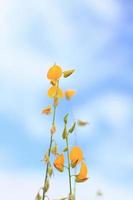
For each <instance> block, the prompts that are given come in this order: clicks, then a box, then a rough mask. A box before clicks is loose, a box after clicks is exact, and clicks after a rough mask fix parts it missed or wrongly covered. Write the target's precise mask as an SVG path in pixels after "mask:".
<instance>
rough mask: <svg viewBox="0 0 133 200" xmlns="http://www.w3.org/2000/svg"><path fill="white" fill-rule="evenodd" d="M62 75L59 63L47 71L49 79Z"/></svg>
mask: <svg viewBox="0 0 133 200" xmlns="http://www.w3.org/2000/svg"><path fill="white" fill-rule="evenodd" d="M61 76H62V69H61V67H60V66H59V65H53V66H52V67H51V68H50V69H49V70H48V73H47V78H48V79H49V80H58V79H59V78H60V77H61Z"/></svg>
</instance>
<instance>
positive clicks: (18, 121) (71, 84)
mask: <svg viewBox="0 0 133 200" xmlns="http://www.w3.org/2000/svg"><path fill="white" fill-rule="evenodd" d="M132 51H133V3H132V2H131V1H126V2H124V1H117V0H108V1H107V0H103V1H102V2H100V1H98V0H83V1H72V2H70V1H59V0H57V1H52V0H49V1H48V0H45V1H41V0H40V1H31V0H29V1H28V2H27V1H25V0H23V1H21V0H17V1H16V0H0V71H1V73H0V82H1V84H0V85H1V86H0V87H1V98H0V163H1V164H0V177H1V178H0V187H1V188H3V189H2V190H1V191H0V197H1V198H3V196H4V193H5V191H6V187H7V185H8V188H11V189H9V194H8V195H9V196H7V197H6V200H16V199H17V198H18V197H17V195H16V194H17V192H18V193H19V191H20V188H19V187H18V185H23V184H24V182H26V184H27V185H26V186H25V193H24V194H23V195H25V196H22V199H33V196H34V194H35V192H36V190H38V188H39V187H40V184H42V174H43V166H42V163H41V162H40V160H41V158H42V156H43V153H44V151H45V149H46V148H47V145H48V130H49V126H50V120H49V118H47V117H44V116H41V115H40V111H41V109H42V108H43V107H44V106H46V105H48V104H49V103H51V101H50V100H49V99H48V98H47V96H46V93H47V88H48V86H49V84H48V81H47V80H46V72H47V70H48V68H49V66H51V65H52V64H53V63H54V62H56V63H58V64H59V65H61V66H62V68H63V69H64V70H65V69H69V68H70V69H71V68H75V69H76V73H75V74H74V75H73V77H71V79H70V80H64V81H63V80H62V82H61V85H62V88H63V89H67V88H74V89H75V90H76V91H77V95H76V96H75V97H74V98H73V100H72V101H71V102H66V101H64V100H63V102H62V103H61V105H60V106H59V109H58V115H59V116H58V117H57V123H58V124H60V126H59V127H58V130H59V131H58V134H57V135H56V139H57V141H59V143H60V131H61V130H62V122H61V123H60V120H61V119H62V117H63V115H64V113H65V112H66V111H67V108H68V107H69V112H70V115H71V120H74V119H79V118H81V119H84V120H87V121H89V122H90V126H88V127H86V128H83V129H81V128H79V129H77V130H76V137H77V142H78V144H79V145H82V146H84V151H85V155H86V156H85V157H86V161H87V163H88V166H89V174H90V177H91V180H90V182H88V183H85V185H83V186H81V189H79V194H78V197H79V199H81V198H82V196H81V194H82V191H83V189H84V188H86V191H90V194H89V196H90V197H91V199H92V200H93V199H95V196H94V194H95V192H96V190H97V189H99V188H100V189H101V190H103V193H105V196H104V198H105V199H108V200H116V199H117V200H118V199H121V200H123V199H124V196H125V195H126V197H127V198H126V199H127V200H131V199H132V195H133V194H132V191H131V189H132V187H133V158H132V155H133V147H132V140H133V135H132V131H133V128H132V119H133V106H132V102H133V79H132V74H133V67H132V64H133V56H132ZM73 140H74V139H73ZM8 177H11V179H14V180H15V181H13V182H11V181H10V180H9V178H8ZM56 178H57V179H58V178H59V180H61V181H62V182H63V181H64V180H63V179H61V177H60V176H59V174H58V173H57V177H56ZM35 179H36V183H34V184H31V183H32V182H34V180H35ZM61 181H58V183H57V182H56V184H58V185H59V187H60V182H61ZM11 191H14V192H11ZM29 191H30V192H29ZM54 192H55V191H54ZM54 192H53V194H54ZM11 193H13V194H14V195H13V194H12V196H11ZM57 193H58V194H57V195H60V191H58V192H57ZM116 193H118V194H117V195H116ZM53 194H52V195H53ZM28 195H29V196H28ZM84 195H85V194H84ZM86 195H87V196H84V198H85V199H87V198H88V194H86ZM118 195H119V196H118ZM77 200H78V199H77Z"/></svg>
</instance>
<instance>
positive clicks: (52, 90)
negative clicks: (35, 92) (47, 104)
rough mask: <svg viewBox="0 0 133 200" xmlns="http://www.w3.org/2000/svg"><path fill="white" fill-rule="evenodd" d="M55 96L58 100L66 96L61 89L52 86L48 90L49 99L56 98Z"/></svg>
mask: <svg viewBox="0 0 133 200" xmlns="http://www.w3.org/2000/svg"><path fill="white" fill-rule="evenodd" d="M55 96H56V97H58V98H63V96H64V94H63V91H62V90H61V89H60V88H57V87H56V86H52V87H51V88H49V90H48V97H50V98H54V97H55Z"/></svg>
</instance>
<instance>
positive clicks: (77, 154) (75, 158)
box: [70, 146, 83, 168]
mask: <svg viewBox="0 0 133 200" xmlns="http://www.w3.org/2000/svg"><path fill="white" fill-rule="evenodd" d="M70 160H71V167H72V168H74V167H75V166H76V165H77V164H79V163H80V162H81V161H82V160H83V152H82V150H81V149H80V147H78V146H74V147H73V148H72V149H71V151H70Z"/></svg>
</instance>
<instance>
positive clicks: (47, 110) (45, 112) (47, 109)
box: [42, 105, 52, 115]
mask: <svg viewBox="0 0 133 200" xmlns="http://www.w3.org/2000/svg"><path fill="white" fill-rule="evenodd" d="M51 112H52V109H51V106H50V105H49V106H47V107H46V108H44V109H43V110H42V114H46V115H49V114H50V113H51Z"/></svg>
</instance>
